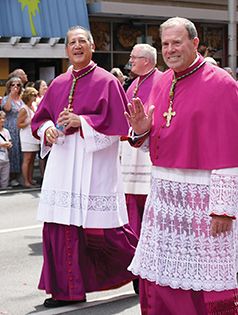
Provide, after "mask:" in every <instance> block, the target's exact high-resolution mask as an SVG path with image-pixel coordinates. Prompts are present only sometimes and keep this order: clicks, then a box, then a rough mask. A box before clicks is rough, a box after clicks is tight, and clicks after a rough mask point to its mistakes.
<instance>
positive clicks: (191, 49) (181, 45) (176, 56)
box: [161, 25, 199, 72]
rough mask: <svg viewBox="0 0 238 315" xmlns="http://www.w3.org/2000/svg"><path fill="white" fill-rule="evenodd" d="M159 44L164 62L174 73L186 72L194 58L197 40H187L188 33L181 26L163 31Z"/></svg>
mask: <svg viewBox="0 0 238 315" xmlns="http://www.w3.org/2000/svg"><path fill="white" fill-rule="evenodd" d="M161 42H162V55H163V58H164V62H165V63H166V64H167V66H168V67H169V68H171V69H173V70H174V71H175V72H181V71H184V70H186V69H187V68H188V67H189V66H190V65H191V64H192V63H193V61H194V60H195V58H196V52H197V47H198V44H199V39H198V38H197V37H195V38H194V39H189V37H188V31H187V30H186V28H185V27H184V26H183V25H177V26H172V27H168V28H166V29H164V30H163V31H162V34H161Z"/></svg>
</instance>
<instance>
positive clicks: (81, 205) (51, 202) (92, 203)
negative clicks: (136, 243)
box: [41, 190, 125, 212]
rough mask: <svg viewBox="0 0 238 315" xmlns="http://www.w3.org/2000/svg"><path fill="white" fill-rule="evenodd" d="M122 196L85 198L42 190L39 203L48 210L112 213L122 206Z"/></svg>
mask: <svg viewBox="0 0 238 315" xmlns="http://www.w3.org/2000/svg"><path fill="white" fill-rule="evenodd" d="M124 200H125V197H124V194H117V195H110V196H87V195H82V194H77V193H71V192H67V191H60V192H59V191H55V190H42V192H41V203H42V204H47V206H48V207H49V208H53V207H60V208H75V209H79V210H82V209H86V208H87V210H88V211H99V212H112V211H117V210H118V208H119V205H124Z"/></svg>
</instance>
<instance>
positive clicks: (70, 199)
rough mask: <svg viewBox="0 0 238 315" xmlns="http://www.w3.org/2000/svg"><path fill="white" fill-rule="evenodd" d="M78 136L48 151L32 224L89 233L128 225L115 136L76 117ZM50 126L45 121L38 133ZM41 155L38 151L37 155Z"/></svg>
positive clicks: (43, 148)
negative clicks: (35, 219) (69, 227)
mask: <svg viewBox="0 0 238 315" xmlns="http://www.w3.org/2000/svg"><path fill="white" fill-rule="evenodd" d="M81 123H82V129H83V134H84V139H83V138H82V137H81V136H80V133H79V132H76V133H74V134H72V135H68V136H66V137H65V142H64V144H62V145H59V144H55V145H53V146H52V149H51V152H50V155H49V158H48V161H47V167H46V170H45V174H44V181H43V185H42V191H41V197H40V203H39V208H38V219H39V220H40V221H44V222H55V223H61V224H67V225H69V224H72V225H76V226H83V227H88V228H89V227H90V228H114V227H119V226H122V225H124V224H126V223H128V216H127V210H126V204H125V197H124V192H123V184H122V179H121V175H120V172H119V158H118V144H119V137H118V136H105V135H103V134H101V133H98V132H96V131H95V130H94V129H93V128H91V127H90V126H89V125H88V124H87V123H86V121H85V120H84V119H83V118H82V117H81ZM49 125H52V122H46V123H45V125H44V126H43V127H42V128H41V131H40V132H39V134H40V135H41V138H43V135H44V131H45V130H46V128H47V127H49ZM46 152H47V150H46V148H45V147H44V146H43V147H42V153H43V154H45V153H46Z"/></svg>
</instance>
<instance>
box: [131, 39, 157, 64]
mask: <svg viewBox="0 0 238 315" xmlns="http://www.w3.org/2000/svg"><path fill="white" fill-rule="evenodd" d="M134 48H139V49H140V55H141V56H143V57H145V58H147V59H149V60H150V62H151V63H152V64H153V65H156V64H157V50H156V48H154V47H153V46H151V45H149V44H136V45H135V46H134V47H133V49H134Z"/></svg>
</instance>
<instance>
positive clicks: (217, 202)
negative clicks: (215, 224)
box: [209, 174, 238, 216]
mask: <svg viewBox="0 0 238 315" xmlns="http://www.w3.org/2000/svg"><path fill="white" fill-rule="evenodd" d="M237 205H238V176H229V175H218V174H212V175H211V182H210V204H209V210H210V212H211V213H213V214H218V215H224V214H225V215H228V216H236V213H237Z"/></svg>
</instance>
